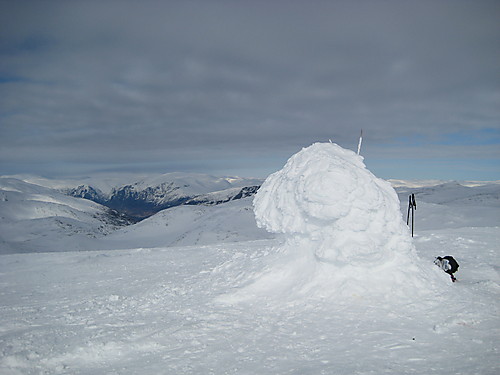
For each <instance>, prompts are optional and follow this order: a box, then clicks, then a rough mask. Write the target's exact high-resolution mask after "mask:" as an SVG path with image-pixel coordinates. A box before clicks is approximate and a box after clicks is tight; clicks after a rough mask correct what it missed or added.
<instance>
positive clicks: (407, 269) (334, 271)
mask: <svg viewBox="0 0 500 375" xmlns="http://www.w3.org/2000/svg"><path fill="white" fill-rule="evenodd" d="M253 205H254V212H255V217H256V221H257V225H258V226H259V227H263V228H265V229H267V230H268V231H269V232H273V233H282V234H283V235H284V242H283V245H282V246H281V247H280V248H278V249H277V251H276V254H275V255H274V258H273V259H272V260H270V262H271V264H267V265H266V269H267V271H266V272H263V274H262V275H259V276H255V275H253V276H254V278H255V281H254V282H250V285H249V286H248V287H247V288H245V290H244V291H242V292H239V293H238V296H234V298H236V299H240V298H248V297H249V296H251V295H255V294H257V295H261V294H267V293H271V294H281V295H284V294H286V295H291V294H293V293H294V292H298V293H308V294H310V293H311V292H312V293H313V294H319V295H321V296H324V295H328V294H331V293H340V294H343V295H349V296H353V295H356V296H359V295H366V294H373V293H375V292H382V293H391V294H396V295H400V296H402V297H404V296H410V295H413V294H415V293H417V294H420V293H426V292H432V291H435V290H436V287H437V286H438V285H441V284H442V285H444V284H445V281H446V280H445V279H444V278H443V277H442V275H439V274H437V273H436V272H435V270H433V269H432V267H430V266H429V265H427V264H425V265H424V266H422V262H421V261H420V260H419V259H418V257H417V255H416V252H415V248H414V246H413V243H412V240H411V237H410V235H409V232H408V228H407V226H406V224H405V223H404V222H403V220H402V216H401V211H400V202H399V199H398V196H397V194H396V192H395V191H394V189H393V188H392V187H391V185H390V184H389V183H388V182H386V181H384V180H382V179H379V178H377V177H376V176H374V175H373V174H372V173H371V172H370V171H369V170H368V169H367V168H366V167H365V165H364V163H363V158H362V157H360V156H358V155H357V154H355V153H354V152H352V151H350V150H346V149H343V148H342V147H340V146H338V145H336V144H333V143H316V144H313V145H312V146H310V147H307V148H304V149H302V150H301V151H300V152H298V153H297V154H295V155H293V156H292V157H291V158H290V159H289V160H288V162H287V163H286V165H285V166H284V167H283V169H281V170H280V171H278V172H276V173H274V174H272V175H270V176H269V177H268V178H267V179H266V181H265V182H264V184H263V185H262V187H261V188H260V190H259V191H258V193H257V195H256V196H255V199H254V202H253ZM375 294H376V293H375ZM229 300H232V299H231V298H229Z"/></svg>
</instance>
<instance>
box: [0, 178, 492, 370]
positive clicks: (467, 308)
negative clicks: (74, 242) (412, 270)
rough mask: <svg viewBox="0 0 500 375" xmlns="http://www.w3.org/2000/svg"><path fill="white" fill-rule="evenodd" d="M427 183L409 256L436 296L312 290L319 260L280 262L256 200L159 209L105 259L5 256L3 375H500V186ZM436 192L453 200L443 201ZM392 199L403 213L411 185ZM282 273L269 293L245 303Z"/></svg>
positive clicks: (1, 259)
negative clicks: (444, 260) (453, 264)
mask: <svg viewBox="0 0 500 375" xmlns="http://www.w3.org/2000/svg"><path fill="white" fill-rule="evenodd" d="M358 174H361V172H360V171H359V170H357V172H356V173H355V175H358ZM382 185H383V184H382ZM9 186H10V187H9V189H10V191H12V190H16V189H17V190H18V192H17V194H21V193H22V194H23V195H24V194H27V193H26V192H24V190H23V189H24V188H22V189H21V188H20V186H17V187H16V186H13V185H9ZM420 188H422V189H424V190H419V191H418V192H417V194H416V197H417V211H416V213H415V215H416V216H415V238H414V239H413V241H412V246H415V250H414V251H415V256H416V258H415V259H412V261H413V260H414V261H415V262H418V267H423V268H426V270H427V271H426V272H424V273H423V276H422V277H423V279H424V280H423V281H422V283H423V284H424V286H427V285H428V283H427V278H426V277H427V276H429V273H431V274H432V275H435V276H436V277H438V278H439V277H440V276H442V278H440V279H439V281H438V285H439V289H438V290H437V292H436V291H434V292H432V293H416V294H415V295H412V296H409V298H405V296H403V295H401V293H398V292H397V291H394V290H393V289H391V290H390V292H388V293H386V294H381V293H378V292H377V293H373V294H370V293H367V291H366V290H365V289H364V288H363V287H360V285H361V286H364V285H365V284H364V283H360V281H363V282H364V281H366V280H365V279H364V278H363V277H361V279H360V280H350V283H347V284H346V285H341V283H340V284H339V283H335V282H332V279H328V278H327V279H325V281H326V283H325V284H324V285H321V284H320V283H318V282H314V283H313V284H311V283H308V281H310V280H311V278H312V279H313V280H314V279H315V278H316V277H317V275H318V274H317V273H315V272H312V273H311V271H312V270H313V268H311V267H310V266H311V264H315V265H316V266H318V264H317V263H320V262H319V261H318V259H315V258H314V257H312V258H313V260H314V262H315V263H314V262H311V259H310V258H311V257H310V256H306V260H307V262H306V263H304V264H302V263H300V262H299V263H296V264H295V263H294V262H295V261H297V262H298V261H299V260H300V259H301V256H302V253H306V254H309V253H307V252H305V251H302V253H301V252H300V251H299V252H298V253H299V254H301V256H297V257H294V256H292V255H291V254H290V252H288V250H287V249H289V247H287V246H288V244H289V241H291V240H290V237H294V236H295V235H296V233H283V234H273V235H269V234H267V233H265V232H264V231H262V230H258V229H257V228H256V226H255V224H253V226H252V225H250V224H249V223H251V220H250V219H251V215H249V214H251V213H252V211H251V207H252V205H251V199H243V200H241V201H238V202H230V203H226V204H224V205H221V206H212V207H204V208H203V209H202V211H203V212H201V211H197V210H199V209H200V208H199V207H197V206H192V207H182V208H181V207H178V208H175V209H172V210H170V209H169V210H166V211H163V212H161V213H158V214H157V215H155V216H153V217H151V218H149V219H148V220H145V221H143V222H141V223H138V224H136V225H134V226H130V227H126V228H123V229H121V230H119V231H117V232H115V233H114V234H113V235H112V236H110V242H109V243H108V244H110V243H112V242H114V241H115V242H114V246H113V245H111V246H110V248H112V249H113V250H103V248H102V247H101V246H103V239H102V238H97V239H94V240H93V241H94V243H93V244H94V249H95V251H86V252H74V251H68V252H59V253H56V252H53V253H32V254H9V255H0V301H1V304H0V374H305V375H307V374H315V375H316V374H377V375H378V374H422V375H424V374H426V375H427V374H439V375H442V374H464V375H470V374H488V375H489V374H491V375H493V374H498V373H499V372H500V360H499V359H498V358H499V353H498V351H499V348H498V342H499V336H500V330H499V327H500V314H499V313H500V298H499V297H500V285H499V283H500V277H499V270H500V259H499V255H498V254H499V246H498V243H500V231H499V224H500V219H499V216H498V205H497V206H495V202H497V204H498V200H497V198H495V197H497V196H498V192H499V189H500V186H498V185H496V187H495V185H491V186H490V187H489V188H488V189H486V190H480V192H481V194H480V196H481V198H480V199H470V200H467V199H466V195H467V194H469V196H470V197H474V196H475V197H477V196H478V194H476V193H477V192H478V191H477V190H476V189H477V187H474V188H472V189H471V190H466V193H464V190H463V189H462V188H461V187H460V186H457V185H455V186H444V187H443V186H442V185H441V186H433V187H430V186H429V187H419V189H420ZM444 190H446V194H445V196H447V197H448V198H449V197H456V198H457V199H445V200H442V199H441V197H442V196H443V194H442V192H443V191H444ZM398 191H399V192H400V197H401V207H400V212H401V214H400V218H399V219H401V216H404V218H406V207H407V200H406V199H407V194H408V192H414V191H416V190H411V189H410V190H408V188H407V187H403V188H400V189H399V188H398ZM9 194H10V193H9ZM35 194H40V191H39V190H38V189H37V190H36V192H35ZM47 194H48V192H47ZM464 194H466V195H465V196H464ZM50 196H52V195H50ZM391 196H392V198H387V199H390V201H392V199H393V198H394V196H393V195H392V193H390V194H389V193H388V197H391ZM52 197H53V196H52ZM9 198H11V197H10V195H9ZM58 199H59V198H58ZM61 199H62V197H61ZM72 199H74V198H72ZM325 199H326V198H325ZM0 201H1V199H0ZM458 201H460V202H462V203H460V204H457V203H456V202H458ZM10 202H11V203H12V204H14V203H13V201H10ZM463 202H467V203H466V204H465V203H463ZM4 203H5V202H4ZM44 204H45V203H44ZM47 204H53V203H47ZM226 205H227V206H226ZM224 207H227V212H226V213H225V211H224V209H223V208H224ZM347 211H349V210H347ZM0 215H4V214H3V211H2V213H1V214H0ZM177 215H179V216H178V218H179V220H178V221H176V219H175V218H176V216H177ZM307 215H310V213H308V214H307ZM390 215H395V214H394V212H392V211H391V214H390ZM306 217H307V216H306ZM195 221H196V223H194V222H195ZM184 222H185V223H186V225H184V224H183V223H184ZM217 223H221V224H222V223H226V224H225V225H227V228H228V230H229V228H231V231H233V230H234V232H233V233H234V235H233V236H232V237H231V239H230V240H231V241H233V240H234V241H239V242H226V243H223V241H224V240H223V239H221V238H220V237H217V235H215V239H214V237H212V238H211V235H210V233H213V234H217V233H219V234H221V233H223V231H224V230H223V229H221V228H220V227H218V226H217ZM239 223H241V224H242V225H241V227H240V226H239ZM166 224H169V225H168V227H167V226H166ZM231 225H232V226H231ZM312 228H313V229H314V230H313V232H314V233H319V234H318V236H319V237H318V238H320V239H322V238H324V237H322V236H326V234H325V233H324V232H323V231H321V230H320V231H319V232H318V231H317V229H318V226H316V227H314V226H313V227H312ZM1 230H2V232H0V234H1V235H2V236H3V235H5V229H3V228H1ZM16 230H17V229H16ZM170 230H171V231H170ZM17 233H18V235H19V236H23V235H26V232H24V233H23V232H21V231H19V230H17ZM120 233H121V235H123V241H122V242H121V243H120ZM163 233H164V237H163V238H162V234H163ZM311 233H312V232H305V233H302V234H301V236H304V237H305V240H308V241H309V240H311V235H310V234H311ZM62 234H63V232H57V233H51V232H48V233H47V235H46V237H41V236H39V237H38V240H39V241H40V242H41V243H45V245H47V244H50V243H53V241H54V239H51V238H50V237H51V236H60V235H62ZM178 235H181V236H182V235H184V237H183V240H182V242H175V241H173V242H170V241H172V239H174V238H179V237H176V236H178ZM115 236H116V237H115ZM266 237H267V238H266ZM149 238H151V240H150V242H148V239H149ZM111 240H112V241H111ZM213 241H221V242H217V243H214V242H213ZM125 243H127V244H128V246H125ZM168 244H170V245H176V246H173V247H167V245H168ZM180 244H182V245H183V246H179V245H180ZM188 244H191V245H192V246H186V245H188ZM0 246H4V244H2V245H0ZM120 246H123V248H122V249H120ZM129 246H130V247H134V248H130V247H129ZM297 250H305V249H303V248H298V249H297ZM316 250H317V249H316ZM294 254H295V253H294ZM438 255H440V256H444V255H453V256H454V257H455V259H457V261H458V262H459V264H460V269H459V271H458V272H457V274H456V276H457V278H458V281H457V282H456V283H454V284H452V283H451V282H450V281H449V277H448V276H447V275H446V274H445V273H444V272H442V271H441V270H439V269H438V268H437V267H436V266H435V265H434V264H433V261H434V257H436V256H438ZM333 259H336V258H335V257H333ZM323 263H326V262H323ZM331 263H332V264H333V265H334V266H335V267H336V272H339V273H340V275H339V274H337V276H336V277H338V278H340V279H342V277H343V280H344V281H346V280H349V277H348V276H350V274H349V273H348V272H347V270H345V269H341V268H340V267H339V262H338V260H333V261H332V262H331ZM362 265H363V267H365V266H366V264H362ZM290 266H294V267H292V268H291V267H290ZM279 267H281V273H277V274H276V276H277V277H276V278H275V279H271V278H267V280H268V281H269V285H268V288H267V289H264V288H262V285H261V286H260V288H259V290H258V293H254V294H253V295H252V296H247V298H241V296H242V294H245V293H246V292H248V291H252V285H255V283H256V282H257V281H259V280H263V279H264V278H266V277H267V276H266V275H269V271H271V270H274V271H279V269H278V268H279ZM339 268H340V270H339ZM314 269H315V270H317V269H318V268H314ZM391 271H392V269H391ZM434 271H436V272H439V274H438V273H436V274H434ZM334 275H335V274H334ZM414 276H417V277H418V276H419V275H408V277H409V278H410V289H409V290H410V291H413V288H414V286H413V280H412V278H413V277H414ZM429 277H431V276H429ZM332 278H333V276H332ZM338 278H337V279H336V280H338ZM380 278H381V279H382V280H384V279H390V276H385V275H381V276H380ZM316 281H317V280H316ZM379 281H380V280H372V283H373V284H374V287H375V289H377V283H379ZM441 281H443V282H444V281H446V282H444V284H443V285H442V286H441V284H440V282H441ZM403 282H404V280H403ZM280 285H281V289H280V288H279V286H280ZM305 285H310V286H311V285H314V287H313V288H309V289H307V288H305V289H304V288H303V287H304V286H305ZM332 286H335V287H336V288H333V289H332V288H331V287H332ZM339 286H341V288H339ZM354 286H357V287H356V288H355V287H354ZM378 289H380V287H378ZM403 289H404V288H403ZM254 291H255V289H254ZM277 291H278V292H277ZM235 296H237V297H239V298H235Z"/></svg>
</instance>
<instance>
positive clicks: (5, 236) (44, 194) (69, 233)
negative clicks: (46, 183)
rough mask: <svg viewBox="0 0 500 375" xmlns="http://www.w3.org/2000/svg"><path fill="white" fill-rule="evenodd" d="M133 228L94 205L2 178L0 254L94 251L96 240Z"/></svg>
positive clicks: (111, 213)
mask: <svg viewBox="0 0 500 375" xmlns="http://www.w3.org/2000/svg"><path fill="white" fill-rule="evenodd" d="M125 224H129V222H128V221H127V220H125V219H123V218H122V217H121V216H120V215H118V214H117V213H116V212H112V211H111V210H110V209H108V208H106V207H103V206H100V205H98V204H96V203H94V202H91V201H88V200H83V199H77V198H72V197H68V196H66V195H64V194H61V193H58V192H57V191H55V190H53V189H49V188H44V187H42V186H39V185H33V184H29V183H26V182H24V181H21V180H16V179H10V178H0V253H1V254H4V253H14V252H42V251H71V250H83V249H89V248H92V245H91V243H92V239H93V238H95V237H98V236H102V235H104V234H108V233H110V232H112V231H114V230H116V229H117V228H119V227H120V226H123V225H125Z"/></svg>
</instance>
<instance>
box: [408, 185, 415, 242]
mask: <svg viewBox="0 0 500 375" xmlns="http://www.w3.org/2000/svg"><path fill="white" fill-rule="evenodd" d="M416 209H417V201H416V200H415V194H411V195H410V196H409V197H408V216H407V217H406V225H409V224H410V211H411V236H412V237H413V227H414V225H415V210H416Z"/></svg>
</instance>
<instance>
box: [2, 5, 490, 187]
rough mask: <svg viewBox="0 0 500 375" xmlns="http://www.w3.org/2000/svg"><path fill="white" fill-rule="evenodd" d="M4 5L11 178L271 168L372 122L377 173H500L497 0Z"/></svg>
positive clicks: (6, 147)
mask: <svg viewBox="0 0 500 375" xmlns="http://www.w3.org/2000/svg"><path fill="white" fill-rule="evenodd" d="M0 7H1V11H0V24H1V25H2V26H0V27H1V29H2V30H1V33H0V35H1V36H0V96H1V97H2V100H1V101H0V125H1V129H2V137H1V141H0V160H1V161H2V167H3V170H1V171H0V173H15V172H16V171H17V170H19V171H23V172H26V171H30V169H33V170H32V171H31V172H36V171H37V170H39V171H40V172H42V173H47V174H51V173H52V174H57V173H70V172H71V173H77V172H79V171H81V172H82V173H84V172H91V171H93V170H106V169H110V170H112V169H120V170H127V168H131V169H133V168H136V169H151V170H157V171H162V172H163V171H165V172H166V171H167V170H179V169H190V170H205V171H211V170H212V171H217V172H224V171H227V172H228V173H229V172H235V173H240V174H245V172H248V173H255V174H259V173H261V174H263V175H265V174H266V173H269V172H270V171H273V170H276V169H279V168H280V167H281V165H282V162H283V161H284V160H285V159H286V158H287V157H288V156H290V155H291V154H293V153H295V152H296V151H297V149H298V148H300V147H302V146H307V145H309V144H310V143H312V142H314V141H327V140H328V139H332V140H333V141H335V142H337V143H339V144H341V145H342V146H344V147H348V148H352V149H354V148H355V147H356V145H357V137H358V134H359V129H361V128H363V129H364V134H365V142H364V147H365V149H364V152H365V156H366V157H367V164H368V165H370V162H369V160H371V161H373V165H374V166H377V165H378V164H380V165H383V161H384V160H385V159H386V158H387V159H389V160H392V161H394V160H395V159H394V158H396V160H397V158H402V157H403V156H405V157H406V158H408V157H410V159H411V160H412V162H413V163H419V162H423V163H425V162H426V158H435V159H441V160H453V159H456V158H458V157H462V158H466V159H467V160H469V162H471V163H474V162H477V163H479V164H481V163H483V162H484V160H483V159H487V160H486V161H488V160H489V164H490V167H489V168H487V170H488V172H487V173H486V174H485V177H487V175H488V173H489V174H490V175H491V177H490V178H500V175H499V174H500V171H499V168H498V166H497V167H495V165H494V164H495V163H494V162H493V163H492V162H491V161H492V160H497V161H498V160H499V158H500V155H499V154H500V152H499V151H498V150H499V149H500V148H499V147H498V145H499V143H500V121H499V120H500V110H499V108H500V106H499V105H498V104H499V103H500V84H499V80H500V47H499V44H498V40H499V38H500V26H499V23H498V19H499V17H500V5H499V4H498V2H496V1H474V2H470V1H463V2H462V1H440V2H436V1H421V2H420V1H419V2H410V1H408V2H407V1H366V2H364V1H356V2H352V1H313V2H303V1H279V0H274V1H144V2H135V1H130V2H129V1H85V2H62V1H44V2H39V1H33V2H31V1H23V2H17V1H3V2H0ZM405 150H410V151H413V152H411V153H410V155H411V156H410V155H409V154H406V155H403V154H404V153H405V152H406V151H405ZM392 164H395V163H392ZM431 164H432V163H431ZM485 165H486V164H485ZM491 165H493V167H491ZM239 168H240V169H241V171H240V172H239V171H238V169H239ZM485 168H486V167H485ZM398 170H399V171H402V170H401V169H398V168H395V170H394V171H393V173H392V174H393V176H390V174H391V172H389V171H387V176H386V177H398V176H401V175H398ZM447 172H449V171H447ZM384 173H385V172H384ZM433 173H440V172H439V170H436V171H434V172H433ZM495 176H496V177H495ZM401 177H405V176H401ZM421 177H438V176H435V175H433V176H421ZM464 177H467V176H464ZM471 177H472V176H471ZM457 178H458V176H457Z"/></svg>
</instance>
